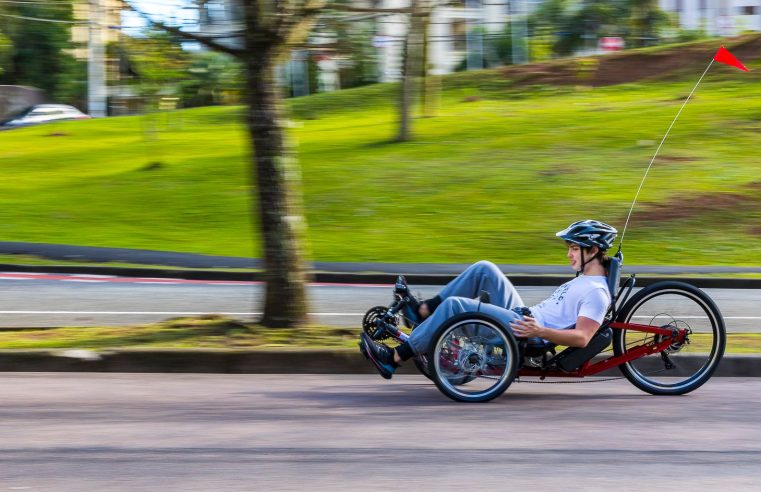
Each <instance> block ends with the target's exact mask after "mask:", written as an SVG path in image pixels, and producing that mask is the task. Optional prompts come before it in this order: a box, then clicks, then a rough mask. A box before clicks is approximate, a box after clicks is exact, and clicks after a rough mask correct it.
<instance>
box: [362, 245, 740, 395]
mask: <svg viewBox="0 0 761 492" xmlns="http://www.w3.org/2000/svg"><path fill="white" fill-rule="evenodd" d="M621 264H622V255H621V254H620V253H619V254H617V255H616V256H615V257H613V258H611V266H610V269H609V274H608V288H609V289H610V292H611V297H612V303H611V306H610V308H609V310H608V313H607V315H606V318H605V321H604V322H603V323H602V325H601V327H600V329H599V330H598V331H597V333H596V334H595V335H594V337H593V338H592V340H591V341H590V342H589V344H588V345H587V346H586V347H584V348H573V347H569V348H565V349H564V350H561V351H559V352H557V351H556V348H557V347H555V346H554V345H553V344H550V343H548V342H546V341H537V340H526V339H518V338H516V337H515V336H514V335H513V334H512V332H511V330H510V329H509V328H508V327H506V326H505V325H504V324H503V323H501V322H500V321H498V320H496V319H494V318H493V317H491V316H488V315H486V314H484V313H480V312H474V313H463V314H460V315H457V316H454V317H452V318H450V319H449V320H447V321H446V322H445V323H444V324H442V325H441V326H440V327H439V328H438V329H437V331H436V333H435V334H434V336H433V338H432V341H431V344H430V347H429V349H428V352H427V353H426V354H425V355H421V356H418V357H416V358H415V359H414V361H415V365H416V367H417V368H418V370H419V371H420V372H421V373H423V374H424V375H425V376H427V377H428V378H429V379H431V380H432V381H433V382H434V383H435V384H436V386H437V387H438V388H439V390H441V391H442V392H443V393H444V394H445V395H447V396H448V397H450V398H452V399H454V400H457V401H463V402H485V401H489V400H492V399H494V398H496V397H497V396H499V395H501V394H502V393H503V392H504V391H505V390H506V389H507V388H508V387H509V386H510V384H511V383H512V382H513V381H514V380H515V379H516V378H521V377H529V376H536V377H539V378H541V379H542V380H543V379H545V378H548V377H553V378H554V377H562V378H583V377H586V376H593V375H598V374H600V373H601V372H603V371H605V370H606V369H610V368H613V367H618V368H619V369H620V370H621V372H622V373H623V375H624V377H625V378H626V379H628V380H629V381H630V382H631V383H632V384H634V385H635V386H636V387H638V388H640V389H641V390H643V391H646V392H648V393H652V394H654V395H681V394H684V393H688V392H690V391H692V390H694V389H696V388H698V387H700V386H701V385H702V384H703V383H705V382H706V381H708V379H710V377H711V376H712V375H713V373H714V371H715V370H716V368H717V366H718V365H719V362H720V361H721V358H722V356H723V354H724V348H725V345H726V329H725V326H724V319H723V318H722V315H721V312H720V311H719V308H718V307H717V306H716V304H715V303H714V302H713V301H712V300H711V298H710V297H709V296H708V295H706V294H705V292H703V291H702V290H700V289H698V288H697V287H695V286H692V285H690V284H687V283H684V282H678V281H662V282H657V283H655V284H652V285H649V286H647V287H645V288H643V289H641V290H640V291H638V292H637V293H635V294H634V295H633V296H630V295H631V293H632V290H633V289H634V283H635V276H634V275H630V276H629V278H627V279H626V281H625V282H624V283H623V285H621V286H620V287H619V283H620V270H621ZM411 300H412V293H411V292H410V291H409V287H408V286H407V284H406V282H405V279H404V277H401V276H400V277H399V278H398V279H397V282H396V285H395V287H394V301H393V302H392V304H391V305H390V306H388V307H386V306H376V307H373V308H371V309H370V310H369V311H367V313H366V314H365V317H364V319H363V323H362V327H363V330H364V331H365V332H366V333H367V334H368V335H370V336H371V337H372V338H373V339H374V340H385V339H388V338H392V339H395V340H396V341H398V342H404V341H405V340H406V339H407V338H408V336H409V335H408V334H407V333H405V332H404V331H402V330H401V329H400V328H399V322H400V321H402V315H401V311H402V308H403V307H404V306H405V305H407V304H408V303H410V302H411ZM481 300H482V301H483V302H488V293H482V295H481ZM413 330H414V328H413ZM611 342H612V349H610V348H608V347H609V346H610V345H611ZM606 349H607V350H606ZM600 354H602V355H601V357H598V358H595V356H597V355H600Z"/></svg>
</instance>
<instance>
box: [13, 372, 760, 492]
mask: <svg viewBox="0 0 761 492" xmlns="http://www.w3.org/2000/svg"><path fill="white" fill-rule="evenodd" d="M760 408H761V381H759V380H758V379H752V380H751V379H729V378H717V379H714V380H712V381H709V382H708V383H707V384H706V385H705V386H703V387H702V388H700V389H699V390H697V391H696V392H694V393H692V394H690V395H687V396H682V397H653V396H649V395H646V394H644V393H641V392H640V391H639V390H637V389H636V388H634V387H633V386H631V385H630V384H628V383H627V382H626V381H613V382H600V383H594V384H543V385H540V384H527V383H515V384H514V385H513V386H512V387H511V388H509V389H508V391H507V392H506V393H505V394H504V395H503V396H502V397H500V398H499V399H497V400H495V401H493V402H491V403H488V404H480V405H479V404H458V403H454V402H451V401H449V400H448V399H446V398H445V397H444V396H443V395H441V394H440V393H439V392H438V391H437V390H436V388H435V387H434V386H432V385H431V384H430V383H428V382H427V381H426V380H424V379H423V378H422V377H420V376H406V377H397V378H395V379H394V380H392V381H390V382H386V381H384V380H382V379H380V378H379V377H377V376H280V375H256V376H253V375H197V374H194V375H177V374H174V375H173V374H153V375H151V374H143V375H134V374H82V373H80V374H21V373H10V374H9V373H6V374H0V443H2V446H0V491H11V490H30V491H62V490H98V491H117V490H118V491H122V490H124V491H156V490H167V491H174V490H177V491H197V490H198V491H210V490H215V491H217V490H220V491H221V490H232V491H254V490H359V489H368V490H379V489H387V490H416V489H417V490H472V489H476V490H486V489H490V488H493V489H495V490H506V489H508V488H509V487H522V488H523V487H525V488H526V490H570V491H573V490H585V491H588V490H606V491H607V490H610V489H616V490H659V489H680V490H733V491H734V490H758V487H759V485H760V484H761V478H760V477H759V474H758V465H759V463H761V426H759V425H758V421H759V417H761V410H759V409H760Z"/></svg>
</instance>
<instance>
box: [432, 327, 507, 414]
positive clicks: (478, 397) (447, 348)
mask: <svg viewBox="0 0 761 492" xmlns="http://www.w3.org/2000/svg"><path fill="white" fill-rule="evenodd" d="M428 354H430V357H429V359H428V369H429V371H430V374H431V379H433V382H434V383H436V386H437V387H438V388H439V390H441V392H442V393H444V394H445V395H447V396H448V397H449V398H452V399H453V400H456V401H462V402H486V401H489V400H492V399H494V398H496V397H498V396H499V395H501V394H502V393H504V391H505V390H506V389H507V388H508V387H509V386H510V384H511V383H512V382H513V379H515V374H516V372H517V370H518V359H519V358H518V344H517V343H516V341H515V337H513V335H512V333H511V332H510V331H509V330H508V329H507V328H506V327H505V326H504V325H502V323H500V322H499V321H497V320H496V319H494V318H492V317H491V316H487V315H485V314H482V313H464V314H460V315H457V316H454V317H452V318H451V319H449V320H447V322H446V323H444V324H443V325H441V326H440V327H439V328H438V329H437V330H436V332H435V333H434V336H433V338H432V341H431V346H430V349H429V350H428ZM466 383H467V386H466V385H465V384H466Z"/></svg>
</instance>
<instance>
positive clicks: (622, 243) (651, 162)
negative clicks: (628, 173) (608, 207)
mask: <svg viewBox="0 0 761 492" xmlns="http://www.w3.org/2000/svg"><path fill="white" fill-rule="evenodd" d="M714 61H715V57H714V58H711V62H710V63H709V64H708V66H707V67H706V69H705V71H704V72H703V75H701V76H700V78H699V79H698V82H697V83H696V84H695V87H693V88H692V91H690V94H689V95H688V96H687V99H685V100H684V103H683V104H682V107H681V108H679V111H678V112H677V113H676V116H675V117H674V120H673V121H672V122H671V125H669V128H668V130H666V134H665V135H663V138H662V139H661V143H660V144H659V145H658V148H657V149H655V154H653V158H652V159H650V164H649V165H648V166H647V169H646V170H645V175H644V176H642V181H640V183H639V188H637V193H635V195H634V200H632V206H631V207H630V208H629V215H627V216H626V223H625V224H624V231H623V232H622V233H621V241H620V242H619V243H618V252H619V253H620V252H621V248H622V247H623V245H624V237H625V236H626V228H627V227H628V226H629V219H630V218H631V216H632V212H633V211H634V205H635V204H636V203H637V198H638V197H639V192H640V191H642V185H644V184H645V180H646V179H647V175H648V173H650V168H651V167H653V163H654V162H655V158H656V157H658V152H660V150H661V147H663V142H665V141H666V138H667V137H668V136H669V133H670V132H671V129H672V128H673V127H674V123H676V120H677V119H678V118H679V115H680V114H682V110H683V109H684V107H685V106H686V105H687V103H688V102H689V101H690V98H691V97H692V95H693V94H694V93H695V89H697V88H698V85H700V82H701V81H702V80H703V77H705V76H706V74H707V73H708V69H710V68H711V65H713V62H714Z"/></svg>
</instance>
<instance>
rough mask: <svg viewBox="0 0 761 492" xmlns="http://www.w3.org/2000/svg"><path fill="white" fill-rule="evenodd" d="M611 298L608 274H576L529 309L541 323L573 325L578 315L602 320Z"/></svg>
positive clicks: (567, 326) (599, 321)
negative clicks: (576, 275)
mask: <svg viewBox="0 0 761 492" xmlns="http://www.w3.org/2000/svg"><path fill="white" fill-rule="evenodd" d="M610 301H611V298H610V291H609V290H608V279H607V277H604V276H602V275H590V276H587V275H579V276H578V277H576V278H575V279H573V280H571V281H570V282H566V283H564V284H563V285H561V286H560V287H558V288H557V289H556V290H555V292H553V293H552V295H551V296H550V297H549V298H547V299H545V300H543V301H542V302H540V303H539V304H537V305H536V306H531V307H530V308H529V309H531V314H532V315H533V316H534V318H535V319H536V321H537V323H539V325H540V326H546V327H548V328H557V329H560V330H563V329H566V328H571V327H572V326H574V325H575V324H576V318H578V317H579V316H584V317H585V318H589V319H593V320H595V321H597V322H598V323H602V321H603V319H605V313H606V312H607V311H608V306H609V305H610Z"/></svg>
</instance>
